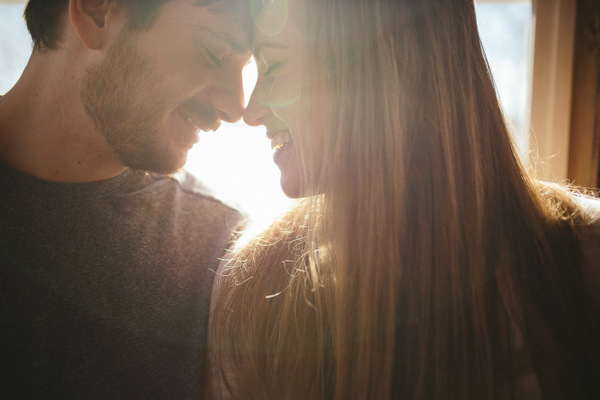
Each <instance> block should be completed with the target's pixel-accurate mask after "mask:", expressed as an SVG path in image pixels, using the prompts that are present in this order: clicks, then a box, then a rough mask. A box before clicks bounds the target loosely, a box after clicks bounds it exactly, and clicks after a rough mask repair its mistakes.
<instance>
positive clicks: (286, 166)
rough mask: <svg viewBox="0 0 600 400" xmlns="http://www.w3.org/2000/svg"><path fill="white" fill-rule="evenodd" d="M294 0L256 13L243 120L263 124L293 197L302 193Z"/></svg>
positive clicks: (283, 182)
mask: <svg viewBox="0 0 600 400" xmlns="http://www.w3.org/2000/svg"><path fill="white" fill-rule="evenodd" d="M295 5H296V6H297V2H296V1H294V0H291V1H289V3H288V0H273V1H270V2H265V5H264V6H263V8H262V10H261V11H260V13H259V14H258V15H257V16H256V18H255V30H254V58H255V60H256V63H257V66H258V80H257V82H256V86H255V88H254V91H253V92H252V96H251V97H250V101H249V103H248V107H247V108H246V110H245V112H244V121H245V122H246V123H247V124H248V125H251V126H258V125H264V126H265V127H266V128H267V136H268V138H269V139H271V148H272V149H273V150H274V154H273V159H274V161H275V164H277V166H278V167H279V169H280V171H281V188H282V189H283V192H284V193H285V194H286V195H287V196H288V197H292V198H296V197H301V196H303V195H304V188H303V174H302V170H301V167H300V163H299V158H298V154H297V152H296V147H295V144H294V140H295V139H297V138H298V135H301V134H304V132H299V131H298V128H299V123H298V122H299V121H301V119H300V118H311V116H301V115H298V114H299V111H300V107H299V100H300V97H301V92H302V90H301V83H302V74H303V69H302V62H301V61H302V60H300V55H299V54H300V53H301V51H302V48H303V45H304V43H303V38H304V37H303V35H302V33H301V32H300V23H299V16H298V12H297V10H296V8H297V7H295Z"/></svg>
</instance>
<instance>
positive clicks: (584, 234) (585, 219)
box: [573, 195, 600, 304]
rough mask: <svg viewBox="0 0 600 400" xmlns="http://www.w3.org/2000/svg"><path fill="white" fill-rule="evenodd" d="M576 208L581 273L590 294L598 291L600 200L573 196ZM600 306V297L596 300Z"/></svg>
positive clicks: (599, 281) (599, 271) (599, 273)
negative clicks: (581, 258)
mask: <svg viewBox="0 0 600 400" xmlns="http://www.w3.org/2000/svg"><path fill="white" fill-rule="evenodd" d="M573 200H574V201H575V203H576V205H577V206H578V214H579V215H578V218H577V220H576V222H575V225H574V227H575V235H576V236H577V238H578V240H579V243H580V246H581V251H582V255H583V273H584V277H585V280H586V285H587V286H588V287H589V289H590V290H591V293H598V289H600V199H598V198H595V197H591V196H582V195H575V196H573ZM598 302H599V304H600V297H599V298H598Z"/></svg>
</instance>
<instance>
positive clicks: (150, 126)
mask: <svg viewBox="0 0 600 400" xmlns="http://www.w3.org/2000/svg"><path fill="white" fill-rule="evenodd" d="M134 35H135V33H131V31H128V30H125V31H123V32H122V33H121V34H120V36H119V38H118V39H117V40H116V41H115V43H114V44H113V46H112V47H111V49H110V50H109V52H108V54H107V57H106V60H105V61H104V62H103V63H102V64H100V65H98V66H94V67H92V68H90V69H88V70H87V71H86V74H85V76H84V78H83V80H82V87H81V98H82V101H83V105H84V107H85V110H86V112H87V114H88V115H89V117H90V118H91V119H92V121H93V122H94V125H95V127H96V129H97V130H98V131H99V132H100V133H101V134H102V135H103V136H104V137H105V139H106V141H107V142H108V144H109V146H110V147H111V148H112V150H113V151H114V153H115V154H116V156H117V157H118V158H119V160H120V162H121V163H122V164H123V165H125V166H127V167H130V168H133V169H137V170H142V171H152V172H159V173H173V172H175V171H177V170H178V169H180V168H181V167H183V164H184V163H185V158H184V159H181V158H177V157H176V155H175V154H172V153H171V152H170V151H169V148H168V145H167V144H166V143H164V142H161V132H159V130H158V128H159V127H160V125H159V123H160V116H161V115H164V111H165V109H166V107H165V102H164V101H163V99H162V98H160V97H159V96H151V95H152V94H156V93H158V92H159V91H156V90H152V89H153V88H156V87H157V86H159V85H160V83H161V81H162V79H161V78H162V77H161V75H160V74H158V73H157V71H156V69H155V68H153V67H152V65H151V61H150V60H148V58H147V57H144V56H142V55H141V54H140V52H139V50H138V48H137V47H136V45H135V43H134V41H133V40H132V37H134ZM166 134H167V133H166V132H165V133H163V135H166ZM164 139H168V138H164Z"/></svg>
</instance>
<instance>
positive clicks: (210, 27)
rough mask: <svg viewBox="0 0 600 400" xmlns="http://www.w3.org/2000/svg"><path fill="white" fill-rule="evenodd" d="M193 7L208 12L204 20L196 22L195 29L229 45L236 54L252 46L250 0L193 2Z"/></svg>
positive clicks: (195, 0) (252, 25) (200, 0)
mask: <svg viewBox="0 0 600 400" xmlns="http://www.w3.org/2000/svg"><path fill="white" fill-rule="evenodd" d="M192 4H193V5H195V6H197V7H204V8H206V10H208V11H209V14H208V15H207V14H204V15H206V18H201V19H198V20H197V21H196V24H195V25H196V28H197V29H199V30H203V31H206V32H207V33H210V34H211V35H213V36H215V37H216V38H218V39H220V40H223V41H225V42H227V43H228V44H230V45H231V47H232V48H233V50H235V51H236V52H238V53H244V52H247V51H248V49H249V48H250V47H251V46H252V31H253V28H254V23H253V21H252V16H251V14H250V0H194V1H193V2H192Z"/></svg>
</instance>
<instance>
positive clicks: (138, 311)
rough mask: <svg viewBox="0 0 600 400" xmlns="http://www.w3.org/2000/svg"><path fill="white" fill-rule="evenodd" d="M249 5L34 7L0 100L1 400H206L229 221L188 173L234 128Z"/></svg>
mask: <svg viewBox="0 0 600 400" xmlns="http://www.w3.org/2000/svg"><path fill="white" fill-rule="evenodd" d="M247 8H249V1H247V0H30V1H29V3H28V5H27V8H26V11H25V16H26V21H27V25H28V28H29V30H30V32H31V34H32V37H33V39H34V50H33V54H32V56H31V59H30V61H29V63H28V65H27V67H26V69H25V71H24V72H23V75H22V77H21V79H20V80H19V82H18V83H17V84H16V85H15V87H14V88H13V89H12V90H11V91H9V92H8V93H7V94H6V95H5V96H4V97H0V181H1V182H2V183H3V185H2V186H3V187H2V189H1V190H0V221H1V222H0V285H1V286H0V342H1V344H0V349H1V350H0V365H1V371H0V393H1V395H0V397H2V398H3V399H13V398H15V399H49V398H51V399H54V398H56V399H89V398H94V399H190V398H199V397H201V394H202V391H203V376H204V374H205V360H204V359H205V356H206V329H207V326H206V324H207V314H208V302H209V296H210V286H211V282H212V278H213V275H214V272H213V271H212V270H214V269H216V266H217V264H218V258H219V257H220V256H222V255H223V253H224V249H225V248H226V246H227V245H228V243H229V241H230V240H231V234H232V228H233V227H234V226H235V225H236V224H237V222H238V220H239V218H240V216H239V214H238V213H237V212H236V211H234V210H232V209H230V208H228V207H226V206H225V205H223V204H221V203H220V202H218V201H217V200H215V199H214V198H212V197H210V196H209V195H208V194H206V193H205V190H204V189H203V188H202V186H201V185H200V184H199V183H198V182H197V181H195V180H194V179H193V178H192V177H191V176H189V175H182V176H181V177H180V178H178V179H176V178H173V177H170V176H168V175H165V174H169V173H172V172H175V171H177V170H178V169H180V168H181V167H182V166H183V165H184V163H185V161H186V157H187V153H188V150H189V149H190V147H191V146H192V145H193V144H194V143H195V142H196V141H197V139H198V136H197V135H198V131H201V130H202V131H210V130H214V129H216V128H217V127H218V125H219V121H221V120H223V121H236V120H238V119H239V118H240V117H241V115H242V111H243V94H242V82H241V71H242V68H243V66H244V65H245V64H246V62H247V61H248V59H249V57H250V49H249V47H250V45H249V43H250V37H249V36H250V33H249V32H250V25H251V23H250V17H249V14H250V12H249V10H248V9H247Z"/></svg>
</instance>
